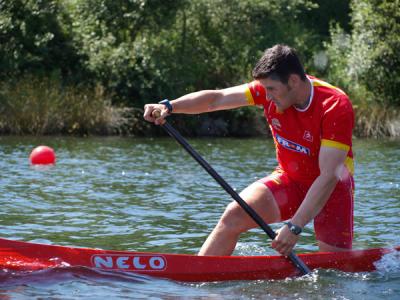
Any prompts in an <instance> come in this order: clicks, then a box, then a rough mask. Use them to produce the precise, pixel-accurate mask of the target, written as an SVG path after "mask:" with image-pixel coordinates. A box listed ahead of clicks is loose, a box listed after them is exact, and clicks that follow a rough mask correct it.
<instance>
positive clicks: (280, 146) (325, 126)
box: [144, 45, 354, 255]
mask: <svg viewBox="0 0 400 300" xmlns="http://www.w3.org/2000/svg"><path fill="white" fill-rule="evenodd" d="M252 75H253V78H254V81H253V82H251V83H249V84H244V85H239V86H235V87H231V88H226V89H222V90H204V91H199V92H195V93H191V94H188V95H185V96H182V97H180V98H178V99H176V100H174V101H171V102H169V101H168V100H164V101H161V102H160V103H159V104H147V105H145V112H144V118H145V119H146V120H148V121H150V122H154V123H155V124H162V123H163V122H164V119H165V117H166V116H168V115H169V114H171V113H186V114H198V113H204V112H210V111H216V110H223V109H233V108H237V107H242V106H246V105H262V106H263V107H264V114H265V117H266V119H267V121H268V124H269V126H270V129H271V132H272V135H273V138H274V142H275V146H276V154H277V160H278V167H277V168H276V170H275V171H274V172H273V173H272V174H271V175H269V176H267V177H265V178H263V179H261V180H259V181H257V182H254V183H253V184H251V185H250V186H248V187H247V188H246V189H245V190H244V191H242V193H241V197H242V198H243V199H244V200H245V201H246V202H247V203H248V204H249V205H250V206H251V207H252V208H253V209H255V211H256V212H257V213H258V214H259V215H260V216H261V217H262V218H263V219H264V220H265V222H267V223H273V222H279V221H283V220H288V222H286V223H285V224H284V225H283V226H282V227H281V228H280V229H279V230H278V232H277V236H276V238H275V239H274V240H273V241H272V247H273V248H274V249H275V250H277V251H278V252H280V253H281V254H282V255H288V254H289V253H290V252H291V250H292V249H293V247H294V246H295V244H296V243H297V241H298V239H299V234H300V233H301V231H302V229H303V228H304V226H305V225H306V224H307V223H309V222H310V221H312V220H314V228H315V233H316V238H317V240H318V245H319V248H320V250H321V251H343V250H347V249H351V247H352V239H353V195H354V193H353V189H354V181H353V176H352V174H353V170H354V168H353V154H352V149H351V146H352V129H353V125H354V113H353V109H352V105H351V103H350V100H349V99H348V97H347V96H346V94H345V93H344V92H343V91H342V90H340V89H338V88H336V87H334V86H332V85H330V84H328V83H326V82H323V81H321V80H319V79H317V78H315V77H312V76H308V75H306V74H305V72H304V69H303V66H302V65H301V63H300V60H299V58H298V56H297V54H296V52H295V50H294V49H292V48H290V47H288V46H285V45H276V46H274V47H272V48H270V49H267V50H266V51H265V53H264V55H263V56H262V57H261V59H260V60H259V61H258V63H257V64H256V66H255V68H254V70H253V73H252ZM154 110H159V111H161V115H160V116H159V117H158V118H155V117H154V116H153V114H152V113H153V112H154ZM260 155H262V153H260ZM256 226H257V225H256V224H255V223H254V221H253V220H252V219H251V218H250V217H249V216H248V215H247V214H246V212H244V211H243V210H242V208H241V207H240V206H239V205H238V204H236V202H232V203H230V204H229V205H228V206H227V208H226V210H225V212H224V214H223V215H222V217H221V219H220V220H219V222H218V224H217V225H216V227H215V228H214V230H213V231H212V232H211V234H210V235H209V237H208V238H207V240H206V241H205V243H204V244H203V246H202V248H201V249H200V252H199V255H230V254H232V252H233V250H234V249H235V246H236V242H237V240H238V238H239V235H240V234H241V233H243V232H245V231H247V230H249V229H251V228H254V227H256Z"/></svg>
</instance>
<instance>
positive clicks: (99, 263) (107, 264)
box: [93, 256, 114, 268]
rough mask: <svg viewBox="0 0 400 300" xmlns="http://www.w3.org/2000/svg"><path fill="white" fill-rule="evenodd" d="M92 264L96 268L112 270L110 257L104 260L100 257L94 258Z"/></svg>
mask: <svg viewBox="0 0 400 300" xmlns="http://www.w3.org/2000/svg"><path fill="white" fill-rule="evenodd" d="M93 262H94V265H95V267H96V268H112V267H113V265H114V263H113V259H112V258H111V257H110V256H106V257H104V258H103V257H101V256H95V257H94V259H93Z"/></svg>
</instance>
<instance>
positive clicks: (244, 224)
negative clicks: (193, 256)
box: [198, 182, 280, 255]
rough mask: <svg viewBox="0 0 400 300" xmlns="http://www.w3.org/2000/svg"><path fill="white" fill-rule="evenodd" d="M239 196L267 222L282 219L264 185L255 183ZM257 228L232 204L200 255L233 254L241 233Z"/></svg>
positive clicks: (247, 216) (238, 207) (235, 204)
mask: <svg viewBox="0 0 400 300" xmlns="http://www.w3.org/2000/svg"><path fill="white" fill-rule="evenodd" d="M240 196H241V197H242V198H243V200H244V201H246V203H247V204H249V205H250V206H251V207H252V208H253V209H254V210H255V211H256V212H257V213H258V214H259V215H260V216H261V218H263V219H264V221H265V222H267V223H274V222H277V221H279V220H280V211H279V207H278V205H277V204H276V202H275V199H274V196H273V195H272V193H271V191H270V190H269V189H268V188H267V187H266V186H265V185H264V184H262V183H260V182H255V183H253V184H251V185H250V186H248V187H247V188H246V189H244V190H243V191H242V192H241V193H240ZM257 226H258V225H257V224H256V223H255V222H254V221H253V219H251V217H250V216H249V215H247V213H246V212H245V211H244V210H243V209H242V208H241V207H240V206H239V204H237V203H236V202H232V203H230V204H229V205H228V206H227V208H226V209H225V212H224V213H223V215H222V217H221V218H220V220H219V222H218V224H217V225H216V226H215V228H214V230H213V231H212V232H211V234H210V235H209V236H208V238H207V240H206V241H205V242H204V244H203V246H202V247H201V249H200V251H199V254H198V255H231V254H232V252H233V250H235V247H236V243H237V241H238V239H239V236H240V234H241V233H243V232H245V231H247V230H249V229H251V228H255V227H257Z"/></svg>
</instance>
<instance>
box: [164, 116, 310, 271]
mask: <svg viewBox="0 0 400 300" xmlns="http://www.w3.org/2000/svg"><path fill="white" fill-rule="evenodd" d="M161 126H162V127H163V128H164V129H165V131H166V132H168V134H169V135H170V136H172V137H173V138H175V140H176V141H177V142H178V143H179V144H181V145H182V146H183V148H185V150H186V151H187V152H188V153H189V154H190V155H191V156H192V157H193V158H194V159H195V160H196V161H197V162H198V163H199V164H200V165H201V166H202V167H203V168H204V169H205V170H206V171H207V172H208V174H210V175H211V176H212V177H213V178H214V179H215V180H216V181H217V182H218V183H219V184H220V185H221V187H222V188H223V189H224V190H225V191H226V192H228V194H230V195H231V196H232V198H233V199H234V200H235V201H236V202H237V203H238V204H239V205H240V206H241V207H242V208H243V209H244V210H245V211H246V213H247V214H248V215H249V216H250V217H251V218H252V219H253V220H254V221H255V222H256V223H257V224H258V225H259V226H260V227H261V228H262V229H263V230H264V231H265V232H266V233H267V235H268V236H269V237H270V238H271V239H272V240H273V239H275V236H276V233H275V232H274V231H273V230H272V229H271V227H270V226H269V225H268V224H267V223H265V222H264V220H263V219H262V218H261V217H260V216H259V215H258V214H257V213H256V212H255V210H254V209H253V208H251V207H250V206H249V205H248V204H247V203H246V202H245V201H244V200H243V199H242V197H240V196H239V194H238V193H237V192H235V190H234V189H233V188H232V187H231V186H230V185H229V184H228V183H227V182H226V181H225V180H224V179H223V178H222V177H221V176H220V175H219V174H218V173H217V172H216V171H215V170H214V169H213V168H212V167H211V166H210V164H209V163H208V162H207V161H205V160H204V159H203V158H202V157H201V156H200V154H198V153H197V152H196V150H194V149H193V148H192V146H190V145H189V143H188V142H187V141H186V140H185V139H184V138H183V136H181V134H180V133H179V132H178V131H177V130H176V129H175V128H174V127H172V126H171V125H170V124H169V123H168V122H167V121H165V123H164V124H162V125H161ZM288 258H289V259H290V260H291V261H292V262H293V264H294V265H295V266H296V267H297V268H298V269H299V270H300V272H301V273H302V275H305V274H308V273H310V269H309V268H308V267H307V265H306V264H305V263H304V262H303V261H302V260H301V259H300V258H298V256H297V255H296V254H295V253H294V252H293V251H292V252H290V254H289V256H288Z"/></svg>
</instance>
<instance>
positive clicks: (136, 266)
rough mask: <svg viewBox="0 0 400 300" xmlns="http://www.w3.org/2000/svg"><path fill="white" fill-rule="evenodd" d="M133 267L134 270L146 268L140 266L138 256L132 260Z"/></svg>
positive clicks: (143, 265) (142, 265)
mask: <svg viewBox="0 0 400 300" xmlns="http://www.w3.org/2000/svg"><path fill="white" fill-rule="evenodd" d="M133 266H134V267H135V268H136V269H139V270H140V269H145V268H146V267H147V266H146V265H145V264H141V263H140V256H136V257H134V258H133Z"/></svg>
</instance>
